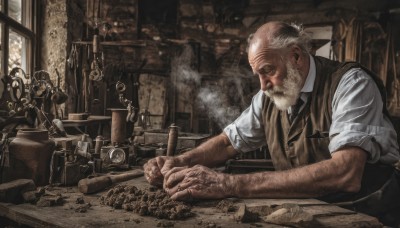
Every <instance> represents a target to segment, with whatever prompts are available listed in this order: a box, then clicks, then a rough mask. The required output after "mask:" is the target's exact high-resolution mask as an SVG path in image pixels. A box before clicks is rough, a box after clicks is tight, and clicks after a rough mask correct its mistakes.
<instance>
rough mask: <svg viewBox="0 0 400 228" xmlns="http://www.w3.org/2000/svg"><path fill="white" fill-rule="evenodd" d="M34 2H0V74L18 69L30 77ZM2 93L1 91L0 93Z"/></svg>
mask: <svg viewBox="0 0 400 228" xmlns="http://www.w3.org/2000/svg"><path fill="white" fill-rule="evenodd" d="M35 2H37V1H34V0H0V9H1V11H0V39H1V40H0V42H1V43H0V44H1V45H0V61H1V62H0V74H1V77H3V76H4V75H6V74H8V73H9V72H10V71H11V69H12V68H14V67H20V68H22V69H23V70H24V71H25V72H26V73H27V74H30V75H32V73H33V66H34V60H35V59H34V56H35V55H34V47H35V26H34V13H33V12H34V10H35V4H36V3H35ZM0 93H2V91H0Z"/></svg>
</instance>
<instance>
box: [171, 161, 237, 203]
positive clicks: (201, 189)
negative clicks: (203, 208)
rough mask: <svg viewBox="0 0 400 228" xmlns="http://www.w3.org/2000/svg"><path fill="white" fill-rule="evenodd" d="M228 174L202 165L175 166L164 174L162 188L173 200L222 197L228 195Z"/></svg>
mask: <svg viewBox="0 0 400 228" xmlns="http://www.w3.org/2000/svg"><path fill="white" fill-rule="evenodd" d="M227 180H229V178H228V175H226V174H223V173H218V172H216V171H214V170H212V169H210V168H207V167H205V166H202V165H195V166H193V167H191V168H185V167H175V168H172V169H171V170H170V171H168V172H167V173H166V174H165V177H164V189H165V191H166V192H167V193H168V194H169V195H170V196H171V199H173V200H185V201H190V200H192V199H222V198H226V197H229V196H230V195H231V194H230V190H231V189H230V188H229V187H228V186H227Z"/></svg>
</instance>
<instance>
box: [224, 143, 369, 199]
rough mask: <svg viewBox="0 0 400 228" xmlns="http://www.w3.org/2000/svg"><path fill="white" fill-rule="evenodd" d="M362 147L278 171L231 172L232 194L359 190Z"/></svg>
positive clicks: (293, 194)
mask: <svg viewBox="0 0 400 228" xmlns="http://www.w3.org/2000/svg"><path fill="white" fill-rule="evenodd" d="M366 157H367V155H366V153H365V152H364V151H362V150H360V149H354V148H353V149H350V151H349V150H347V151H341V152H336V153H335V154H334V156H333V158H332V159H330V160H325V161H322V162H319V163H315V164H312V165H308V166H304V167H300V168H296V169H291V170H286V171H275V172H261V173H255V174H242V175H231V176H229V177H228V178H229V186H230V188H232V196H237V197H243V198H257V197H264V198H265V197H267V198H290V197H317V196H322V195H325V194H328V193H333V192H338V191H345V192H357V191H358V190H359V188H360V183H361V177H362V173H363V169H364V164H365V161H366Z"/></svg>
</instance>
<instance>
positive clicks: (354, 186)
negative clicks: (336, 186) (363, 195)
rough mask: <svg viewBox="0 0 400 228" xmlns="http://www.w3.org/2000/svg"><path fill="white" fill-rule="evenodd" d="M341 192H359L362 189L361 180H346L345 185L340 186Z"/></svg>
mask: <svg viewBox="0 0 400 228" xmlns="http://www.w3.org/2000/svg"><path fill="white" fill-rule="evenodd" d="M340 188H341V189H340V190H339V191H341V192H349V193H356V192H359V191H360V189H361V179H357V178H347V180H344V181H343V183H342V184H341V185H340Z"/></svg>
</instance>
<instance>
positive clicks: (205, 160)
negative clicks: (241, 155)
mask: <svg viewBox="0 0 400 228" xmlns="http://www.w3.org/2000/svg"><path fill="white" fill-rule="evenodd" d="M236 154H237V152H236V151H235V149H234V148H233V146H232V145H231V143H230V141H229V139H228V137H227V136H226V135H225V134H224V133H222V134H220V135H217V136H215V137H213V138H211V139H209V140H207V141H206V142H204V143H203V144H201V145H200V146H198V147H196V148H194V149H193V150H191V151H188V152H185V153H184V154H182V155H179V156H178V157H176V159H178V161H179V164H181V165H187V166H189V167H191V166H194V165H197V164H199V165H204V166H207V167H214V166H216V165H219V164H223V163H224V162H225V161H226V160H228V159H230V158H233V157H234V156H235V155H236Z"/></svg>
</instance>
